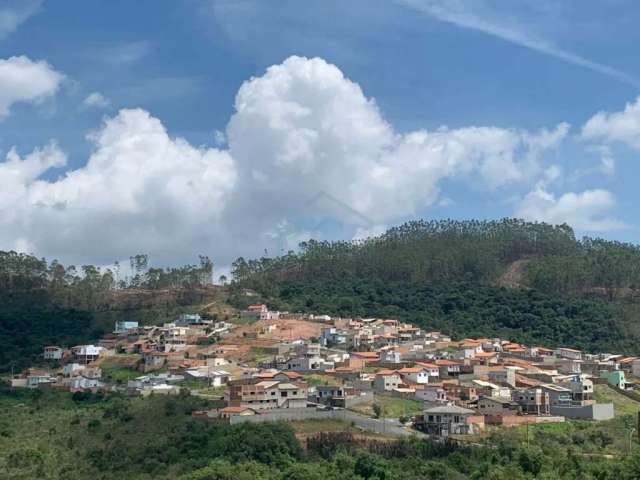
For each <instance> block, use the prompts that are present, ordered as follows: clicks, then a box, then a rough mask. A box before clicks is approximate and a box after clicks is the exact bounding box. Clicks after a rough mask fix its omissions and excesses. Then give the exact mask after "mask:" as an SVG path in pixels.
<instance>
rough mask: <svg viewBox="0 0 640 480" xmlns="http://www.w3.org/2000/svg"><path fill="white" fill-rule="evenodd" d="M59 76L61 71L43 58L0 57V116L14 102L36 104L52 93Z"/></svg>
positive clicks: (59, 81)
mask: <svg viewBox="0 0 640 480" xmlns="http://www.w3.org/2000/svg"><path fill="white" fill-rule="evenodd" d="M63 80H64V75H63V74H61V73H60V72H57V71H56V70H54V69H53V67H51V65H49V64H48V63H47V62H45V61H42V60H41V61H33V60H31V59H29V58H28V57H25V56H19V57H11V58H8V59H0V120H2V119H4V118H6V117H7V115H9V111H10V109H11V106H12V105H14V104H16V103H21V102H27V103H34V104H39V103H41V102H43V101H44V100H46V99H47V98H50V97H52V96H54V95H55V94H56V92H57V91H58V89H59V88H60V84H61V83H62V81H63Z"/></svg>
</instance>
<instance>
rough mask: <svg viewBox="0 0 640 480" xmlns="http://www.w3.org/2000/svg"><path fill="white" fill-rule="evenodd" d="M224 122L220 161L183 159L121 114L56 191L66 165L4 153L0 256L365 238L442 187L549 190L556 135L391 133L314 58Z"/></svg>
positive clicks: (250, 91) (557, 131)
mask: <svg viewBox="0 0 640 480" xmlns="http://www.w3.org/2000/svg"><path fill="white" fill-rule="evenodd" d="M235 108H236V112H235V113H234V115H233V116H232V118H231V119H230V122H229V125H228V128H227V132H226V139H227V144H228V149H227V150H220V149H216V148H196V147H194V146H192V145H190V144H189V143H188V142H186V141H185V140H183V139H179V138H178V139H176V138H172V137H170V136H169V134H168V133H167V131H166V129H165V128H164V126H163V125H162V123H161V122H160V120H158V119H156V118H153V117H152V116H151V115H149V113H147V112H145V111H143V110H122V111H120V112H119V113H118V114H117V115H116V116H115V117H113V118H110V119H107V120H106V123H105V124H104V125H103V126H102V127H101V128H100V129H99V130H98V131H97V132H95V133H94V134H93V135H91V136H90V140H91V141H92V142H93V143H94V145H95V150H94V152H93V153H92V154H91V156H90V157H89V159H88V161H87V163H86V165H85V166H83V167H80V168H78V169H76V170H72V171H69V172H68V173H66V174H65V175H64V176H62V177H60V178H52V175H51V173H49V174H46V175H43V174H45V172H47V171H48V169H49V168H50V167H52V166H61V165H62V164H63V163H64V156H63V155H62V154H61V153H60V152H59V150H58V149H57V147H55V145H51V146H49V147H47V148H46V149H43V150H41V151H36V152H34V153H33V154H31V155H29V156H27V157H25V158H24V159H23V158H20V157H18V156H17V154H16V153H15V152H13V153H11V154H10V157H9V158H8V160H7V161H6V162H4V163H0V168H3V169H4V171H5V175H8V174H9V173H6V172H13V173H11V175H16V173H15V172H21V173H20V175H19V176H18V177H16V178H14V179H12V180H11V181H7V182H3V184H8V185H11V187H10V188H9V189H8V192H4V196H2V197H0V212H2V214H1V215H0V248H3V246H4V247H6V246H7V245H9V246H14V245H23V246H25V245H26V246H28V248H33V249H34V251H37V252H38V254H40V255H46V256H48V257H58V258H61V259H63V260H66V261H68V260H69V259H71V260H72V261H74V262H76V261H78V259H80V260H81V261H94V262H98V263H102V264H107V263H109V262H111V261H113V260H114V259H117V258H126V257H127V256H128V255H130V254H132V253H137V252H141V251H144V252H147V253H149V254H151V256H152V258H156V259H161V261H164V262H174V261H186V260H189V259H192V258H193V257H194V255H195V254H197V253H210V254H211V255H212V256H213V257H214V259H216V260H218V261H219V262H221V263H223V264H229V263H230V261H231V260H232V259H233V258H234V257H236V256H238V255H246V256H253V255H256V254H261V253H263V251H264V250H265V249H266V250H268V251H269V252H270V253H273V252H280V251H283V250H284V251H286V249H289V248H291V247H292V246H293V243H296V242H298V241H299V240H301V239H306V238H309V237H310V236H314V237H316V236H318V235H323V236H326V235H327V232H328V231H332V232H335V234H336V236H338V237H339V238H353V237H354V235H355V236H356V237H357V236H361V235H365V234H368V233H377V232H379V231H380V228H379V227H378V226H379V225H389V224H393V223H395V222H399V221H402V220H404V219H407V218H410V217H412V216H413V215H414V214H416V213H419V212H423V211H424V209H425V208H427V207H429V206H432V205H438V204H440V202H445V203H446V197H442V196H441V195H440V190H441V188H442V185H443V182H445V181H462V182H466V184H468V185H472V186H473V188H475V189H480V190H482V189H485V190H487V189H499V188H502V187H504V186H507V185H511V186H519V187H524V188H527V189H528V188H530V187H531V185H533V184H534V183H535V182H536V181H538V180H539V179H540V178H545V179H552V178H555V177H557V175H558V174H559V173H558V172H555V171H554V169H553V168H551V169H549V168H548V167H547V166H545V165H544V162H543V156H544V154H545V152H547V151H548V150H549V149H552V148H555V147H556V146H557V145H558V144H559V143H560V142H562V141H563V139H564V138H565V137H566V135H567V132H568V129H569V126H568V125H566V124H560V125H558V126H557V127H555V128H553V129H542V130H541V131H540V132H533V133H532V132H527V131H522V130H516V129H504V128H497V127H491V126H489V127H476V126H472V127H466V128H459V129H449V128H446V127H442V128H439V129H437V130H435V131H427V130H418V131H413V132H407V133H399V132H397V131H396V130H395V129H394V128H393V126H392V125H390V124H389V123H388V122H387V121H386V120H385V119H384V118H383V116H382V114H381V112H380V110H379V109H378V107H377V105H376V103H375V101H374V100H372V99H369V98H367V97H366V96H365V95H364V94H363V92H362V90H361V89H360V87H359V86H358V85H357V84H356V83H354V82H352V81H350V80H349V79H347V78H345V77H344V75H343V74H342V72H341V71H340V70H339V69H338V68H337V67H336V66H334V65H331V64H329V63H327V62H325V61H324V60H322V59H319V58H314V59H307V58H301V57H291V58H289V59H287V60H286V61H284V62H283V63H282V64H279V65H274V66H272V67H270V68H269V69H268V70H267V71H266V73H265V74H263V75H262V76H260V77H256V78H252V79H250V80H248V81H247V82H245V83H244V84H243V85H242V86H241V88H240V89H239V91H238V94H237V97H236V101H235ZM0 171H1V170H0ZM43 177H47V178H46V179H45V178H43ZM24 248H26V247H24Z"/></svg>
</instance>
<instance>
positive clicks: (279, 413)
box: [229, 408, 419, 436]
mask: <svg viewBox="0 0 640 480" xmlns="http://www.w3.org/2000/svg"><path fill="white" fill-rule="evenodd" d="M326 419H333V420H342V421H345V422H353V423H354V424H355V425H356V426H358V427H359V428H362V429H363V430H368V431H371V432H376V433H383V434H390V435H395V436H411V435H418V436H419V434H418V433H417V432H414V431H411V430H408V429H404V428H402V426H401V425H400V424H399V422H398V421H397V420H394V419H386V420H379V419H376V418H368V417H364V416H362V415H358V414H357V413H354V412H350V411H349V410H314V409H311V408H295V409H294V408H292V409H283V410H271V411H270V412H268V413H262V414H260V415H248V416H234V417H231V418H230V419H229V420H230V422H231V424H232V425H235V424H237V423H263V422H278V421H295V420H326Z"/></svg>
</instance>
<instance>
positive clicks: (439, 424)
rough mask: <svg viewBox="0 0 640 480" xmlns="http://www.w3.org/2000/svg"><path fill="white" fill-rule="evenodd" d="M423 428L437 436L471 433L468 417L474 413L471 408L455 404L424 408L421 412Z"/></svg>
mask: <svg viewBox="0 0 640 480" xmlns="http://www.w3.org/2000/svg"><path fill="white" fill-rule="evenodd" d="M423 415H424V419H423V422H424V423H423V429H424V430H425V432H426V433H428V434H431V435H436V436H439V437H447V436H449V435H451V434H458V435H460V434H469V433H473V430H474V429H473V424H472V423H471V422H470V417H472V416H473V415H475V412H474V411H473V410H469V409H468V408H462V407H458V406H457V405H442V406H437V407H429V408H426V409H425V410H424V412H423Z"/></svg>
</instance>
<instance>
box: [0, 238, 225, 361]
mask: <svg viewBox="0 0 640 480" xmlns="http://www.w3.org/2000/svg"><path fill="white" fill-rule="evenodd" d="M131 263H132V265H131V268H132V271H133V274H132V276H131V277H128V278H126V279H120V278H119V277H120V275H119V272H118V268H119V267H118V266H117V265H116V267H115V268H114V269H100V268H98V267H95V266H92V265H83V266H82V267H81V268H79V269H76V267H74V266H68V267H65V266H64V265H62V264H60V263H59V262H57V261H55V260H54V261H53V262H51V263H48V262H47V261H46V260H44V259H38V258H36V257H33V256H31V255H25V254H18V253H16V252H2V251H0V372H6V371H10V370H12V369H17V370H20V369H22V368H25V367H27V366H31V365H33V364H38V363H42V362H41V358H42V348H43V347H44V346H45V345H62V346H72V345H77V344H82V343H87V342H92V341H95V340H96V339H98V338H99V337H100V336H102V335H103V334H104V333H106V332H109V331H111V330H112V329H113V325H114V322H115V321H116V320H122V319H123V318H126V319H129V320H137V321H139V322H141V323H142V324H150V323H156V322H163V321H168V320H172V319H174V318H175V317H176V316H177V315H178V314H180V313H183V312H185V311H193V309H194V305H201V304H203V303H206V302H208V301H210V300H212V297H213V298H214V299H217V290H216V289H213V288H209V284H210V282H211V276H212V269H213V265H212V263H211V261H210V260H209V259H208V258H207V257H200V265H187V266H185V267H180V268H172V269H166V270H165V269H153V268H149V267H148V257H147V256H146V255H137V256H135V257H132V259H131ZM207 306H211V304H207ZM196 308H198V307H196Z"/></svg>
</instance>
